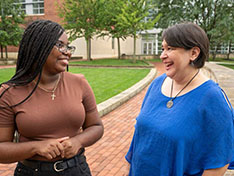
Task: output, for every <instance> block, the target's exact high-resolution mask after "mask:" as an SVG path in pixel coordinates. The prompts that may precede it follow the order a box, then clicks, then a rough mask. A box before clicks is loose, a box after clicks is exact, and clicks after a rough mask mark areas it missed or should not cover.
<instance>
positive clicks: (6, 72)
mask: <svg viewBox="0 0 234 176" xmlns="http://www.w3.org/2000/svg"><path fill="white" fill-rule="evenodd" d="M14 74H15V68H3V69H0V83H2V82H5V81H7V80H9V79H10V78H11V77H12V76H13V75H14Z"/></svg>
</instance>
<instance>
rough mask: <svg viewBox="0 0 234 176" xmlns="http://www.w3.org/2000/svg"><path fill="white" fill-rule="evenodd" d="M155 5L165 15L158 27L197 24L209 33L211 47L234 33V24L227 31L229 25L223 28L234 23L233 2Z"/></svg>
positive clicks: (182, 0) (173, 0)
mask: <svg viewBox="0 0 234 176" xmlns="http://www.w3.org/2000/svg"><path fill="white" fill-rule="evenodd" d="M154 3H156V4H157V5H158V11H159V12H160V13H162V14H163V15H162V18H160V20H159V21H158V23H157V24H156V27H160V28H166V27H168V26H169V25H173V24H175V23H180V22H182V21H191V22H195V23H196V24H198V25H199V26H201V27H202V28H203V29H204V30H205V32H206V33H207V35H208V38H209V40H210V43H211V47H212V46H214V45H217V44H220V43H221V40H223V39H224V38H225V37H224V35H226V34H227V35H229V34H230V32H232V31H233V24H232V25H230V26H232V27H230V26H229V27H228V28H226V29H225V26H227V25H225V26H223V24H230V23H233V16H232V19H231V18H230V13H231V12H232V11H233V0H206V1H202V0H154ZM232 13H233V12H232ZM227 29H228V31H227V32H226V33H224V31H225V30H227Z"/></svg>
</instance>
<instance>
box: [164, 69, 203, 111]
mask: <svg viewBox="0 0 234 176" xmlns="http://www.w3.org/2000/svg"><path fill="white" fill-rule="evenodd" d="M198 73H199V70H198V71H197V73H196V74H195V75H194V76H193V77H192V78H191V79H190V80H189V82H188V83H187V84H186V85H185V86H184V87H183V88H182V89H181V90H180V91H179V92H178V93H177V94H176V96H175V97H173V98H172V91H173V80H172V83H171V94H170V100H169V101H168V102H167V108H169V109H170V108H171V107H172V106H173V104H174V103H173V100H175V99H176V97H177V96H178V95H179V94H180V93H181V92H182V91H183V90H184V89H185V88H186V87H187V86H188V85H189V84H190V83H191V82H192V80H193V79H194V78H195V77H196V76H197V74H198Z"/></svg>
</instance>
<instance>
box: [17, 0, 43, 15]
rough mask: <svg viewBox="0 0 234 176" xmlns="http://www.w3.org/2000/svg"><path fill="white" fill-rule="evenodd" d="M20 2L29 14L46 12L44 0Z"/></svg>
mask: <svg viewBox="0 0 234 176" xmlns="http://www.w3.org/2000/svg"><path fill="white" fill-rule="evenodd" d="M20 4H22V6H21V9H22V10H23V11H24V12H25V14H27V15H33V14H44V0H20Z"/></svg>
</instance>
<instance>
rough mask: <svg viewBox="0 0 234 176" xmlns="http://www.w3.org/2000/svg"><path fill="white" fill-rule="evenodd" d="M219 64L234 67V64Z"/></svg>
mask: <svg viewBox="0 0 234 176" xmlns="http://www.w3.org/2000/svg"><path fill="white" fill-rule="evenodd" d="M219 65H222V66H225V67H228V68H231V69H234V64H233V65H232V64H219Z"/></svg>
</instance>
